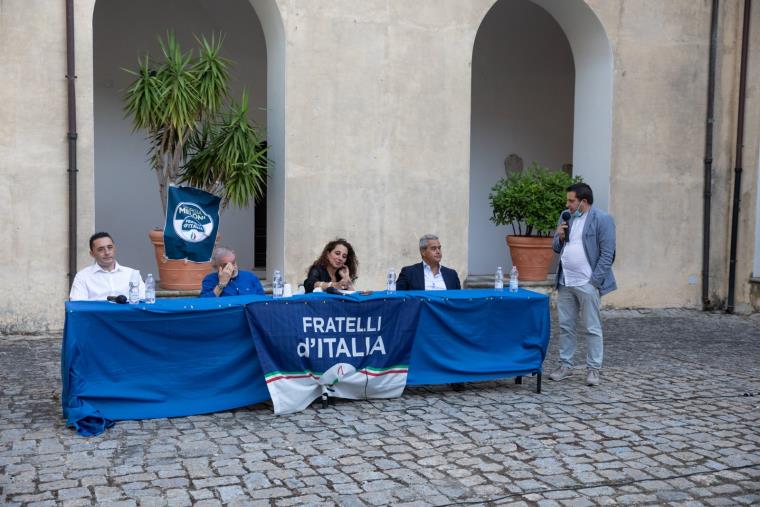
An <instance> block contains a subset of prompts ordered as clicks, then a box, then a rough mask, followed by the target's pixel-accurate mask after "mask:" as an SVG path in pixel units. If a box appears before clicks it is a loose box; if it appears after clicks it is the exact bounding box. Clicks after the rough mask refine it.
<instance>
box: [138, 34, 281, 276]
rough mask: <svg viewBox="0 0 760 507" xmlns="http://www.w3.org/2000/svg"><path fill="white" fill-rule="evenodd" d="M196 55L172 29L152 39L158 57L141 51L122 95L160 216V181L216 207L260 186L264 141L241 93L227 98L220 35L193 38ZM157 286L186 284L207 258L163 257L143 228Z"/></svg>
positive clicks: (158, 239) (238, 202)
mask: <svg viewBox="0 0 760 507" xmlns="http://www.w3.org/2000/svg"><path fill="white" fill-rule="evenodd" d="M196 40H197V42H198V48H197V56H195V55H194V53H193V51H188V52H183V51H182V48H181V47H180V45H179V43H178V42H177V40H176V38H175V37H174V35H173V33H171V32H169V33H167V35H166V38H165V39H162V38H159V43H160V45H161V53H162V55H161V56H162V58H161V59H160V60H153V59H151V57H150V56H148V55H146V56H145V57H144V58H140V59H138V67H137V69H136V70H129V69H125V70H126V71H127V72H129V73H130V74H132V75H134V77H135V79H134V81H133V82H132V83H131V85H130V86H129V88H128V89H127V91H126V92H125V94H124V111H125V114H126V116H127V117H128V118H130V119H131V121H132V125H133V128H134V130H144V131H145V132H146V136H147V139H148V142H149V143H150V148H149V152H148V157H149V161H150V164H151V166H152V168H153V170H154V171H155V172H156V176H157V178H158V191H159V195H160V198H161V206H162V208H163V211H164V218H166V202H167V200H166V199H167V193H168V187H169V185H171V184H185V185H189V186H193V187H196V188H200V189H202V190H205V191H207V192H211V193H213V194H215V195H218V196H219V197H220V198H221V205H220V212H221V211H223V210H224V209H225V208H226V207H227V206H228V205H229V204H232V205H234V206H238V207H245V206H247V205H248V204H249V203H250V202H251V201H252V200H256V199H259V198H260V197H261V196H262V195H263V192H264V183H265V178H266V171H267V163H268V161H267V156H266V145H265V143H264V142H263V138H262V136H261V135H260V134H259V129H258V128H257V127H256V126H255V125H254V124H253V123H252V122H251V121H250V120H249V119H248V96H247V94H246V93H245V92H243V96H242V99H241V101H240V102H239V103H238V102H234V101H231V100H229V71H228V68H229V66H230V62H229V61H228V60H226V59H225V58H223V57H222V56H221V49H222V40H223V38H222V37H221V36H220V37H216V36H212V37H211V39H210V40H209V39H207V38H206V37H201V38H196ZM150 237H151V240H152V241H153V243H154V246H155V247H156V260H157V262H158V267H159V277H160V280H161V286H162V287H163V288H165V289H192V288H198V287H200V281H201V280H202V279H203V276H205V274H206V273H207V272H208V270H209V265H208V263H188V262H185V261H170V260H167V259H166V258H165V256H164V252H163V233H162V232H161V231H160V230H159V231H151V233H150Z"/></svg>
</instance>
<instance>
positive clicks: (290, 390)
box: [246, 295, 421, 414]
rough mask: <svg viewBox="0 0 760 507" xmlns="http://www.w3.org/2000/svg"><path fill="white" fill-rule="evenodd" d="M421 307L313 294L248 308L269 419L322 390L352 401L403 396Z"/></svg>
mask: <svg viewBox="0 0 760 507" xmlns="http://www.w3.org/2000/svg"><path fill="white" fill-rule="evenodd" d="M420 304H421V302H420V301H419V300H417V299H411V298H387V299H385V298H378V299H370V300H364V301H362V302H361V303H360V302H358V301H351V300H348V299H341V298H338V297H332V298H331V297H329V296H316V295H315V297H314V298H308V299H306V300H303V299H301V300H299V301H297V302H296V301H292V302H291V301H287V300H276V301H267V302H256V303H251V304H249V305H247V306H246V311H247V312H248V317H249V318H248V323H249V325H250V327H251V334H252V335H253V339H254V342H255V345H256V352H257V354H258V356H259V361H260V363H261V367H262V369H263V371H264V376H265V378H266V383H267V387H268V389H269V395H270V396H271V398H272V402H273V404H274V411H275V413H276V414H289V413H292V412H297V411H299V410H303V409H305V408H306V407H308V406H309V404H310V403H311V402H312V401H314V400H315V399H316V398H319V397H320V396H321V395H322V393H323V392H324V391H326V392H327V393H328V394H329V396H336V397H340V398H349V399H355V400H356V399H368V398H394V397H397V396H401V394H402V393H403V391H404V387H405V386H406V377H407V372H408V366H409V358H410V355H411V350H412V342H413V340H414V333H415V330H416V327H417V320H418V319H419V314H420Z"/></svg>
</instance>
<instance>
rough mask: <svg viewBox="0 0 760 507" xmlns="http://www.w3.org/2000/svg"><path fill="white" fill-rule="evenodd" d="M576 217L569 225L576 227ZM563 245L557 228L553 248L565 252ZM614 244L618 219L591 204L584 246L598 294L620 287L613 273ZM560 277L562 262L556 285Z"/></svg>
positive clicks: (584, 229) (558, 251) (584, 235)
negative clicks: (574, 221) (616, 220)
mask: <svg viewBox="0 0 760 507" xmlns="http://www.w3.org/2000/svg"><path fill="white" fill-rule="evenodd" d="M573 220H574V219H573V218H571V219H570V222H569V223H570V228H572V227H573ZM561 221H562V217H560V219H559V222H561ZM559 222H558V223H557V224H558V225H559ZM564 247H565V242H564V240H563V239H562V237H561V235H559V234H557V233H556V232H555V233H554V239H553V241H552V249H553V250H554V251H555V252H557V253H558V254H562V249H563V248H564ZM615 248H616V247H615V220H613V219H612V217H611V216H610V215H609V214H607V213H605V212H604V211H602V210H600V209H596V208H595V207H593V206H591V209H590V210H589V211H588V218H586V224H585V225H584V226H583V250H584V251H585V252H586V259H588V263H589V265H590V266H591V285H593V286H594V287H596V288H597V289H599V294H600V295H602V296H603V295H605V294H607V293H608V292H612V291H613V290H615V289H617V283H616V282H615V275H614V274H613V273H612V262H613V261H614V260H615ZM560 280H562V262H560V263H559V271H558V272H557V287H559V282H560Z"/></svg>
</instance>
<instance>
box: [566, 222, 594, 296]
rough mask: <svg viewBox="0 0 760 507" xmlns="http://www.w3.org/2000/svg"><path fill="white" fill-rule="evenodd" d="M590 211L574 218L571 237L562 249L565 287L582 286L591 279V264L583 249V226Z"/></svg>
mask: <svg viewBox="0 0 760 507" xmlns="http://www.w3.org/2000/svg"><path fill="white" fill-rule="evenodd" d="M587 217H588V212H586V213H584V214H583V215H581V216H580V217H578V218H576V219H575V220H573V226H572V227H571V228H570V238H569V241H568V242H567V243H565V248H564V249H563V250H562V259H561V260H562V275H563V277H564V278H565V280H564V283H563V284H564V285H565V287H580V286H582V285H586V284H587V283H588V282H589V280H591V264H589V263H588V258H587V257H586V250H584V249H583V226H584V225H586V218H587Z"/></svg>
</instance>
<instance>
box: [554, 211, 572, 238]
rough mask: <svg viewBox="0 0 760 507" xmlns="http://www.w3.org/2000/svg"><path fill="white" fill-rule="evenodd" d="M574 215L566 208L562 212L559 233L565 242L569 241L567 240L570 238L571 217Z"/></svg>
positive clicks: (558, 227)
mask: <svg viewBox="0 0 760 507" xmlns="http://www.w3.org/2000/svg"><path fill="white" fill-rule="evenodd" d="M571 216H572V215H571V214H570V212H569V211H567V210H565V211H563V212H562V221H561V222H560V223H559V225H558V226H557V234H559V237H560V238H561V239H562V241H563V242H565V243H567V241H568V240H569V239H570V217H571Z"/></svg>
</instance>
